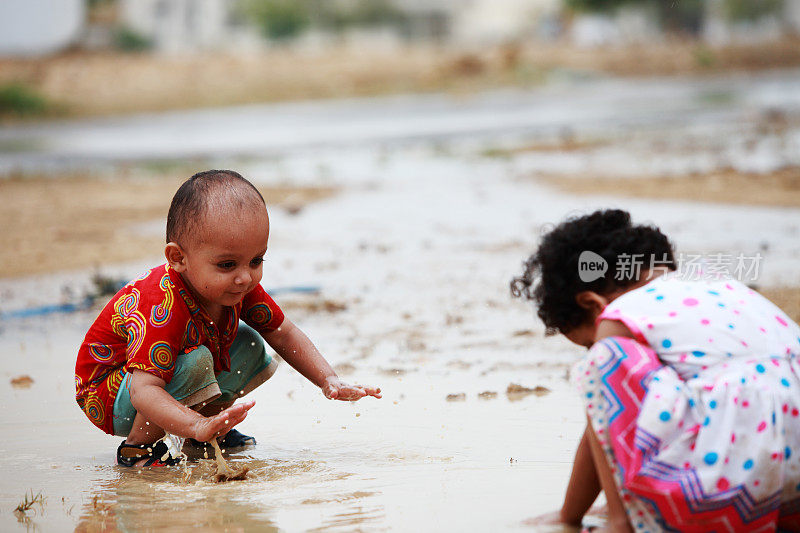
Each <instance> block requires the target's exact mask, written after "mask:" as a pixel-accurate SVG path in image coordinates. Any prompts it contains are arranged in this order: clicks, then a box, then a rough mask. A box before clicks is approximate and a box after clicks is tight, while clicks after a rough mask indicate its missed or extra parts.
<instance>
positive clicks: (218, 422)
mask: <svg viewBox="0 0 800 533" xmlns="http://www.w3.org/2000/svg"><path fill="white" fill-rule="evenodd" d="M255 404H256V402H255V401H249V402H242V403H237V404H235V405H232V406H230V407H228V408H227V409H225V410H224V411H222V412H220V413H219V414H217V415H214V416H209V417H205V418H203V419H201V420H199V421H198V422H197V424H195V437H194V438H195V440H199V441H200V442H208V441H210V440H211V439H213V438H216V437H219V436H222V435H225V434H226V433H227V432H228V431H230V430H231V428H232V427H233V426H235V425H236V424H238V423H239V422H241V421H242V420H244V419H245V418H247V411H249V410H250V408H251V407H253V406H254V405H255Z"/></svg>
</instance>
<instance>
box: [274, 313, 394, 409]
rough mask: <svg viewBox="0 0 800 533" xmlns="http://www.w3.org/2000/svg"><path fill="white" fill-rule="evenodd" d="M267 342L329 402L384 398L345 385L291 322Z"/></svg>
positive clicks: (374, 391) (376, 390) (375, 392)
mask: <svg viewBox="0 0 800 533" xmlns="http://www.w3.org/2000/svg"><path fill="white" fill-rule="evenodd" d="M264 339H265V340H266V341H267V343H269V345H270V346H272V348H273V349H274V350H275V351H276V352H278V355H280V356H281V357H282V358H283V359H284V360H285V361H286V362H287V363H289V364H290V365H291V366H292V368H294V369H295V370H297V371H298V372H300V374H302V375H303V376H304V377H305V378H306V379H307V380H309V381H310V382H311V383H313V384H314V385H316V386H317V387H319V388H321V389H322V392H323V394H325V397H327V398H330V399H333V400H337V399H338V400H358V399H360V398H363V397H364V396H374V397H376V398H380V397H381V390H380V389H379V388H376V387H361V386H359V385H348V384H346V383H344V382H342V381H341V380H340V379H339V377H338V376H337V375H336V372H334V371H333V369H332V368H331V366H330V365H329V364H328V362H327V361H326V360H325V358H324V357H323V356H322V354H321V353H319V350H317V347H316V346H314V343H313V342H311V340H310V339H309V338H308V337H307V336H306V335H305V333H303V332H302V331H300V328H298V327H297V326H295V325H294V324H293V323H292V321H291V320H289V319H288V318H284V320H283V323H282V324H281V327H280V328H278V329H276V330H274V331H270V332H269V333H266V334H264Z"/></svg>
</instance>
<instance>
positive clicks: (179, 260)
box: [164, 242, 186, 272]
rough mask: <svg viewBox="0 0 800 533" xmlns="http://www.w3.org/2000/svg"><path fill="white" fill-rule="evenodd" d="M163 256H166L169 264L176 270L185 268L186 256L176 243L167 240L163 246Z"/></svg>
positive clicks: (180, 270)
mask: <svg viewBox="0 0 800 533" xmlns="http://www.w3.org/2000/svg"><path fill="white" fill-rule="evenodd" d="M164 256H165V257H166V258H167V263H169V266H171V267H172V268H173V269H174V270H175V271H176V272H183V271H184V270H186V256H185V255H184V253H183V249H182V248H181V247H180V245H179V244H178V243H174V242H168V243H167V247H166V248H164Z"/></svg>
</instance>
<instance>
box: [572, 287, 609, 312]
mask: <svg viewBox="0 0 800 533" xmlns="http://www.w3.org/2000/svg"><path fill="white" fill-rule="evenodd" d="M575 302H576V303H577V304H578V305H579V306H581V308H583V309H586V310H587V311H589V312H590V313H592V314H593V315H594V316H599V315H600V313H602V312H603V309H605V308H606V306H607V305H608V300H607V299H606V298H604V297H603V296H601V295H599V294H597V293H596V292H594V291H582V292H579V293H578V294H576V295H575Z"/></svg>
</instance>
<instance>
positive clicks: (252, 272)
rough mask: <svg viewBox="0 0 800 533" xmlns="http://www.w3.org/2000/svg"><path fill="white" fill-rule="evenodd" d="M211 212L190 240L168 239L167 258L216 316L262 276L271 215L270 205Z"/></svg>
mask: <svg viewBox="0 0 800 533" xmlns="http://www.w3.org/2000/svg"><path fill="white" fill-rule="evenodd" d="M217 211H218V212H212V213H208V214H207V215H206V216H205V217H204V220H203V221H202V223H201V224H200V225H199V226H200V227H198V228H197V229H196V230H195V231H194V233H193V235H191V236H189V238H188V239H187V241H188V242H187V243H186V244H185V246H179V245H177V244H175V243H170V244H168V245H167V250H166V254H167V260H168V261H169V262H170V266H172V267H173V268H174V269H175V270H176V271H177V272H179V273H180V274H181V276H182V277H183V280H184V282H185V283H186V284H187V285H188V286H189V288H190V289H192V292H194V294H195V296H196V297H197V298H198V299H199V300H200V304H201V305H202V306H203V307H204V308H205V310H206V311H208V312H209V313H210V314H211V315H212V316H214V315H216V314H217V313H218V312H220V311H221V309H222V308H223V307H226V306H233V305H236V304H237V303H239V302H241V301H242V298H244V296H245V295H246V294H247V293H248V292H250V291H251V290H253V288H255V286H256V285H257V284H258V283H259V282H260V281H261V274H262V262H263V257H264V254H265V253H266V252H267V241H268V239H269V218H268V216H267V210H266V208H265V207H263V206H261V207H260V208H256V207H245V208H243V209H240V210H235V211H234V210H232V209H218V210H217ZM176 252H178V253H176Z"/></svg>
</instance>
